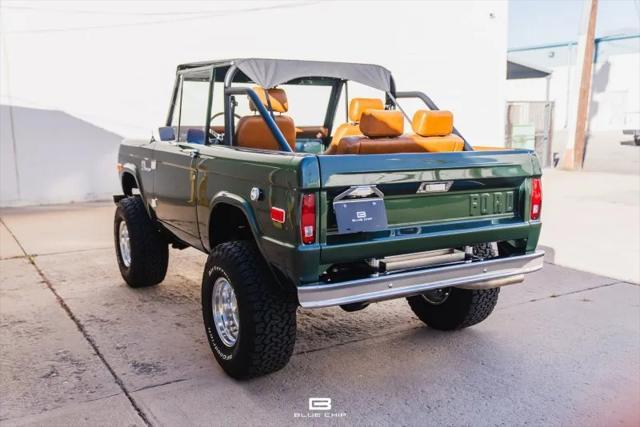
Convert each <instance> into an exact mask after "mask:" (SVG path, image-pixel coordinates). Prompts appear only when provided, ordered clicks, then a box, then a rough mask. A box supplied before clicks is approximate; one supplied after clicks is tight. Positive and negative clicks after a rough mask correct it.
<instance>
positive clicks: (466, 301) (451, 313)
mask: <svg viewBox="0 0 640 427" xmlns="http://www.w3.org/2000/svg"><path fill="white" fill-rule="evenodd" d="M473 254H474V255H476V256H479V257H481V258H485V259H486V258H493V257H495V256H497V254H496V253H495V251H494V249H493V246H492V245H491V244H490V243H482V244H478V245H475V246H474V247H473ZM448 291H449V296H448V297H447V299H446V300H444V302H442V303H440V304H437V305H435V304H432V303H431V302H429V301H428V300H427V299H426V298H424V297H423V295H416V296H413V297H409V298H407V301H408V302H409V307H411V310H413V312H414V314H415V315H416V316H418V318H419V319H420V320H422V321H423V322H424V323H426V324H427V326H429V327H430V328H433V329H438V330H442V331H450V330H455V329H463V328H467V327H469V326H473V325H475V324H478V323H480V322H482V321H483V320H485V319H486V318H487V317H489V315H490V314H491V313H492V312H493V309H494V308H495V306H496V304H497V303H498V294H499V293H500V288H493V289H478V290H471V289H460V288H449V289H448Z"/></svg>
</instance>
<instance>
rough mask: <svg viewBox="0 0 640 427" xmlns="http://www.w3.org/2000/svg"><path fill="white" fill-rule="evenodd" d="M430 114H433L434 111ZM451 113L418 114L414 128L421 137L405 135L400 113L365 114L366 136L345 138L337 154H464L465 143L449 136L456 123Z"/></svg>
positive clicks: (454, 136) (363, 116) (362, 127)
mask: <svg viewBox="0 0 640 427" xmlns="http://www.w3.org/2000/svg"><path fill="white" fill-rule="evenodd" d="M421 111H427V110H421ZM428 112H429V113H431V111H428ZM447 113H448V112H447ZM448 114H449V115H447V114H443V115H436V116H430V115H429V114H427V115H426V116H427V117H425V114H424V113H422V112H421V113H420V114H416V115H414V122H415V124H413V127H414V128H415V129H416V130H417V132H420V133H421V134H418V135H402V132H403V130H404V129H403V127H404V117H403V115H402V113H401V112H400V111H385V110H367V111H365V112H364V113H363V114H362V119H361V121H360V130H361V131H362V133H363V134H364V136H351V137H345V138H342V140H340V142H339V143H338V147H337V149H336V154H388V153H425V152H443V151H461V150H462V149H463V147H464V142H463V141H462V138H460V137H459V136H457V135H452V134H450V132H451V130H452V128H453V121H452V115H451V113H448ZM416 119H417V120H416ZM449 124H450V126H449ZM450 128H451V129H450ZM446 132H449V133H448V134H446V135H436V136H425V135H433V134H445V133H446Z"/></svg>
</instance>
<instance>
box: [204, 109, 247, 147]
mask: <svg viewBox="0 0 640 427" xmlns="http://www.w3.org/2000/svg"><path fill="white" fill-rule="evenodd" d="M222 115H224V111H221V112H219V113H216V114H214V115H213V116H211V118H210V119H209V123H211V122H212V121H213V119H216V118H218V117H220V116H222ZM233 117H235V118H236V119H240V115H239V114H236V113H233ZM209 136H210V137H212V138H213V139H215V140H216V141H222V134H220V133H218V132H216V131H214V130H213V129H211V128H209Z"/></svg>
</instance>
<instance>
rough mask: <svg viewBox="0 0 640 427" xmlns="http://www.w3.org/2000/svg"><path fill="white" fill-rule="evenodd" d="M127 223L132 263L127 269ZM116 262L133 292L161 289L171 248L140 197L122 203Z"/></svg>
mask: <svg viewBox="0 0 640 427" xmlns="http://www.w3.org/2000/svg"><path fill="white" fill-rule="evenodd" d="M122 221H124V222H125V223H126V225H127V229H128V230H129V245H130V251H131V262H130V265H129V266H128V267H127V266H126V265H125V263H124V261H123V259H122V254H121V252H120V241H119V228H120V223H121V222H122ZM113 235H114V241H115V246H116V258H117V259H118V267H120V273H121V274H122V278H123V279H124V280H125V282H127V284H128V285H129V286H131V287H132V288H143V287H147V286H153V285H157V284H158V283H160V282H162V281H163V280H164V278H165V276H166V274H167V266H168V265H169V245H168V243H167V241H166V240H165V239H164V237H163V236H162V234H161V233H160V231H159V230H158V228H157V227H156V225H155V224H154V223H153V221H152V220H151V218H149V215H148V214H147V210H146V209H145V207H144V202H143V201H142V198H140V197H139V196H130V197H125V198H124V199H122V200H120V202H118V205H117V208H116V214H115V218H114V221H113Z"/></svg>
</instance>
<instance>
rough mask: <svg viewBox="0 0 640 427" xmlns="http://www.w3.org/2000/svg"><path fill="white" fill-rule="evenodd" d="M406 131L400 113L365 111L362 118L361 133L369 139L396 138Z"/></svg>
mask: <svg viewBox="0 0 640 427" xmlns="http://www.w3.org/2000/svg"><path fill="white" fill-rule="evenodd" d="M403 131H404V117H403V116H402V113H401V112H400V111H389V110H372V109H369V110H365V111H364V112H363V113H362V117H361V118H360V132H362V134H363V135H366V136H368V137H369V138H395V137H396V136H400V135H402V132H403Z"/></svg>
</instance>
